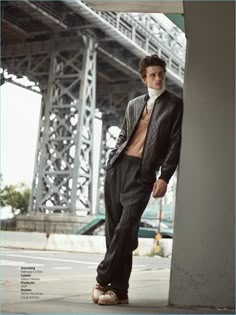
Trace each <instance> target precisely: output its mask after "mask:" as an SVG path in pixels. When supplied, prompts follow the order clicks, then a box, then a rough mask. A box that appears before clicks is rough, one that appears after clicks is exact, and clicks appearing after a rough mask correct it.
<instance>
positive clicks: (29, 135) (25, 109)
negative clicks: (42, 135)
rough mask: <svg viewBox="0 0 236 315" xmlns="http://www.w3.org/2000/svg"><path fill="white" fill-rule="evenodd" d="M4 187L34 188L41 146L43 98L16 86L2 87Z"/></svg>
mask: <svg viewBox="0 0 236 315" xmlns="http://www.w3.org/2000/svg"><path fill="white" fill-rule="evenodd" d="M0 93H1V102H0V104H1V175H2V185H1V186H2V187H3V186H5V185H9V184H17V183H19V182H25V183H26V184H27V185H29V186H30V185H31V182H32V177H33V168H34V160H35V151H36V143H37V133H38V123H39V114H40V104H41V95H39V94H36V93H35V92H31V91H29V90H26V89H23V88H21V87H19V86H16V85H14V84H10V83H5V84H3V85H2V86H1V90H0Z"/></svg>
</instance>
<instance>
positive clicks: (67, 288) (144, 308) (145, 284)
mask: <svg viewBox="0 0 236 315" xmlns="http://www.w3.org/2000/svg"><path fill="white" fill-rule="evenodd" d="M19 272H20V271H19ZM169 276H170V270H169V269H163V270H137V271H134V272H133V273H132V276H131V281H130V283H131V285H130V293H129V298H130V304H129V305H118V306H100V305H97V304H93V303H92V302H91V290H92V285H93V284H94V271H93V270H91V273H86V274H82V275H81V274H75V275H68V273H66V272H65V271H62V272H61V273H60V276H55V275H54V276H49V275H47V276H46V277H45V276H43V275H42V277H41V278H40V281H39V282H37V284H36V287H34V290H35V291H37V292H40V293H41V295H40V297H39V298H38V299H22V297H21V293H20V292H21V291H20V280H19V279H16V277H11V278H9V277H8V278H7V279H4V275H2V279H1V281H2V305H1V308H2V309H1V314H16V313H17V314H235V312H234V310H226V309H225V310H224V309H215V308H214V309H213V308H199V307H184V306H182V307H170V306H168V290H169Z"/></svg>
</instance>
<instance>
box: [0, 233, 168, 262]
mask: <svg viewBox="0 0 236 315" xmlns="http://www.w3.org/2000/svg"><path fill="white" fill-rule="evenodd" d="M159 243H160V247H161V249H162V253H163V255H164V256H166V257H168V256H169V255H170V254H171V245H172V240H170V239H161V240H160V242H159ZM0 246H1V247H6V248H21V249H36V250H56V251H68V252H81V253H98V254H104V253H105V250H106V242H105V237H104V236H97V235H72V234H50V235H48V234H46V233H38V232H11V231H1V233H0ZM155 248H156V241H155V240H154V239H151V238H139V246H138V248H137V249H136V250H135V251H134V253H133V254H134V255H138V256H146V255H153V253H154V252H155Z"/></svg>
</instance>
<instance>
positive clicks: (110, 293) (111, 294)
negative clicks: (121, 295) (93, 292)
mask: <svg viewBox="0 0 236 315" xmlns="http://www.w3.org/2000/svg"><path fill="white" fill-rule="evenodd" d="M106 294H107V295H110V296H111V297H113V296H116V294H115V292H114V291H112V290H108V291H106Z"/></svg>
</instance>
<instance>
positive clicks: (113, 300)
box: [98, 290, 129, 305]
mask: <svg viewBox="0 0 236 315" xmlns="http://www.w3.org/2000/svg"><path fill="white" fill-rule="evenodd" d="M98 304H100V305H117V304H129V299H128V296H127V297H125V298H119V297H118V296H117V295H116V293H115V292H114V291H112V290H108V291H106V292H105V293H104V294H102V295H100V296H99V299H98Z"/></svg>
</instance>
